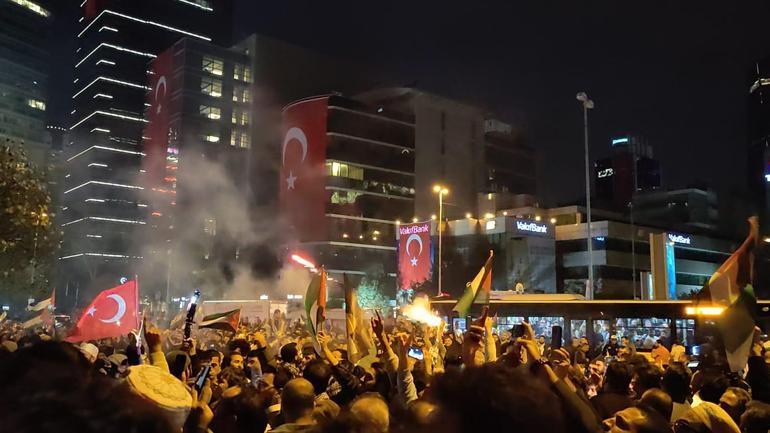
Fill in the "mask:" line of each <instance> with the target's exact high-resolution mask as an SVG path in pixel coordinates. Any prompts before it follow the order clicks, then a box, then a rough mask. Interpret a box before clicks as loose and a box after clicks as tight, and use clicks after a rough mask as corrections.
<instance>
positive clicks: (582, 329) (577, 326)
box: [569, 320, 588, 338]
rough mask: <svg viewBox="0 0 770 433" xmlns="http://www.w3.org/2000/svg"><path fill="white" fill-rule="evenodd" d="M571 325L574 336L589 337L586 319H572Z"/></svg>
mask: <svg viewBox="0 0 770 433" xmlns="http://www.w3.org/2000/svg"><path fill="white" fill-rule="evenodd" d="M569 327H570V332H571V335H572V338H583V337H586V338H588V335H587V333H586V321H585V320H570V321H569Z"/></svg>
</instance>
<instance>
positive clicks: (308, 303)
mask: <svg viewBox="0 0 770 433" xmlns="http://www.w3.org/2000/svg"><path fill="white" fill-rule="evenodd" d="M305 318H306V319H307V320H305V322H306V323H307V328H308V331H309V332H310V335H311V336H312V337H313V346H315V349H316V351H317V352H318V353H320V352H321V350H320V349H321V347H320V346H319V345H318V341H317V340H316V335H318V331H319V330H320V329H321V327H322V326H323V322H324V320H326V269H324V268H323V267H321V269H320V270H319V271H318V274H317V275H315V276H314V277H313V279H312V280H310V284H309V285H308V286H307V294H305Z"/></svg>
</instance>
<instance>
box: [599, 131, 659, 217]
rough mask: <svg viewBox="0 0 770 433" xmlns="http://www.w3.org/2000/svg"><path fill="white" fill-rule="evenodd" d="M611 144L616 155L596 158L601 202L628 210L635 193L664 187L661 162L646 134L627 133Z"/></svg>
mask: <svg viewBox="0 0 770 433" xmlns="http://www.w3.org/2000/svg"><path fill="white" fill-rule="evenodd" d="M611 144H612V147H611V151H612V156H610V157H609V158H603V159H600V160H598V161H595V162H594V185H595V195H596V199H597V200H596V201H597V206H598V207H602V208H606V209H613V210H616V211H619V212H626V211H628V208H629V205H630V203H631V201H632V200H631V199H632V197H633V196H634V195H635V194H638V193H640V192H645V191H655V190H657V189H659V188H660V186H661V172H660V163H659V162H658V161H657V160H656V159H654V158H653V150H652V146H650V145H649V144H647V141H646V140H645V139H644V138H643V137H639V136H635V135H623V136H620V137H616V138H613V139H612V141H611Z"/></svg>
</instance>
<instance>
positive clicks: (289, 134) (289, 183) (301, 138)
mask: <svg viewBox="0 0 770 433" xmlns="http://www.w3.org/2000/svg"><path fill="white" fill-rule="evenodd" d="M292 141H297V142H299V144H300V146H301V147H302V160H301V161H300V163H302V162H304V161H305V158H306V157H307V136H306V135H305V131H303V130H302V129H301V128H298V127H296V126H293V127H291V128H289V130H288V131H286V137H284V139H283V146H282V147H281V166H282V167H283V166H285V165H286V147H287V146H288V145H289V143H291V142H292ZM296 181H297V176H294V172H293V171H291V170H289V176H288V177H287V178H286V188H287V189H294V183H295V182H296Z"/></svg>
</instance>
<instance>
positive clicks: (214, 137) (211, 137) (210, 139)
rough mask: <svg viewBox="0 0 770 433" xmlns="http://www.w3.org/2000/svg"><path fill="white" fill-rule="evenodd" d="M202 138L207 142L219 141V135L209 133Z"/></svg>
mask: <svg viewBox="0 0 770 433" xmlns="http://www.w3.org/2000/svg"><path fill="white" fill-rule="evenodd" d="M203 139H204V140H206V141H208V142H209V143H219V136H218V135H213V134H209V135H207V136H205V137H204V138H203Z"/></svg>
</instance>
